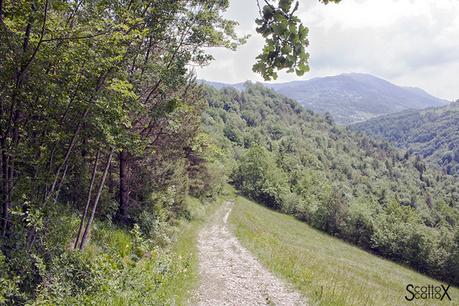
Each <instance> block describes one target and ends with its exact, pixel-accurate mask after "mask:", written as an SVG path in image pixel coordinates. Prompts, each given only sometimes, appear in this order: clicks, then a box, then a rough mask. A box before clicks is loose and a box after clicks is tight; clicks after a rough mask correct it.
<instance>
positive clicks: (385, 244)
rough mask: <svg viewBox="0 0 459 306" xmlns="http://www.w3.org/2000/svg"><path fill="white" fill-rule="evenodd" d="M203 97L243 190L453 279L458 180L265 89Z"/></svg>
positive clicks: (207, 117)
mask: <svg viewBox="0 0 459 306" xmlns="http://www.w3.org/2000/svg"><path fill="white" fill-rule="evenodd" d="M207 100H208V103H209V109H208V110H207V111H206V112H205V114H204V118H203V124H204V126H205V128H206V130H207V131H208V133H209V134H212V135H214V137H215V139H216V142H217V144H218V145H219V146H220V147H221V149H222V151H223V152H227V156H226V158H227V159H226V164H227V165H228V166H227V167H228V168H232V169H234V170H233V172H232V174H231V181H232V183H233V184H234V185H235V186H236V188H238V189H239V190H240V191H241V192H242V193H243V194H245V195H247V196H249V197H251V198H253V199H255V200H257V201H259V202H261V203H263V204H264V205H266V206H268V207H271V208H273V209H276V210H280V211H283V212H285V213H288V214H292V215H294V216H296V217H297V218H299V219H300V220H303V221H306V222H308V223H310V224H312V225H313V226H315V227H317V228H319V229H321V230H324V231H326V232H328V233H330V234H332V235H336V236H338V237H341V238H343V239H345V240H348V241H351V242H353V243H355V244H357V245H359V246H361V247H363V248H365V249H368V250H371V251H372V252H375V253H377V254H380V255H382V256H385V257H387V258H390V259H393V260H396V261H400V262H404V263H408V264H410V265H411V266H412V267H414V268H415V269H417V270H419V271H422V272H425V273H428V274H430V275H433V276H436V277H440V278H443V279H445V280H448V281H451V282H454V283H456V284H457V283H458V279H457V275H459V274H458V268H459V263H458V259H459V258H458V253H457V247H458V242H459V241H458V239H459V233H458V231H457V225H458V221H459V219H458V218H459V207H458V203H459V202H458V200H459V182H457V180H454V179H453V178H452V177H448V176H443V175H442V174H441V173H440V172H438V171H436V170H435V169H433V168H431V167H428V166H426V165H425V164H424V162H423V161H422V160H420V159H419V158H416V157H415V156H412V155H410V154H404V153H402V152H401V151H398V150H396V149H393V148H392V147H390V145H388V144H387V143H383V142H377V141H374V140H372V139H371V138H369V137H367V136H365V135H358V134H355V133H353V132H351V131H349V130H348V129H346V128H343V127H339V126H337V125H335V124H334V123H333V121H332V120H331V118H329V117H322V116H320V115H316V114H313V113H312V112H310V111H306V110H304V109H303V107H302V106H301V105H300V104H298V103H297V102H295V101H293V100H290V99H288V98H285V97H282V96H280V95H279V94H277V93H275V92H273V91H272V90H269V89H266V88H264V87H263V86H261V85H251V84H248V85H247V89H246V90H245V91H243V92H238V91H236V90H235V89H231V88H226V89H223V90H221V91H218V90H216V89H213V88H209V89H208V94H207Z"/></svg>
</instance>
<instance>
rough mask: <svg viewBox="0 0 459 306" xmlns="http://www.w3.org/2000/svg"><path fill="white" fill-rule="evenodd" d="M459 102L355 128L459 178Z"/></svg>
mask: <svg viewBox="0 0 459 306" xmlns="http://www.w3.org/2000/svg"><path fill="white" fill-rule="evenodd" d="M458 126H459V101H458V102H456V103H452V104H451V105H448V106H445V107H441V108H431V109H426V110H421V111H417V110H410V111H405V112H402V113H397V114H393V115H387V116H383V117H378V118H375V119H372V120H369V121H366V122H362V123H359V124H355V125H354V126H353V128H354V129H356V130H359V131H363V132H365V133H368V134H370V135H372V136H377V137H380V138H383V139H385V140H388V141H390V142H392V143H394V144H395V145H396V146H398V147H400V148H403V149H406V150H408V151H409V152H412V153H414V154H417V155H419V156H421V157H422V158H425V159H427V160H428V161H430V162H432V163H434V164H436V165H438V166H440V167H441V168H442V169H443V170H444V171H445V173H448V174H451V175H455V176H459V130H458V128H457V127H458Z"/></svg>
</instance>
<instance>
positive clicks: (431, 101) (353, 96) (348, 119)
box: [203, 73, 447, 124]
mask: <svg viewBox="0 0 459 306" xmlns="http://www.w3.org/2000/svg"><path fill="white" fill-rule="evenodd" d="M203 82H204V83H207V84H209V85H211V86H213V87H215V88H217V89H221V88H224V87H233V88H236V89H238V90H243V89H244V83H238V84H224V83H218V82H208V81H203ZM263 84H264V85H265V86H266V87H269V88H272V89H274V90H275V91H276V92H278V93H280V94H282V95H284V96H286V97H289V98H291V99H294V100H296V101H298V102H300V103H301V104H302V105H303V106H304V107H306V108H307V109H310V110H312V111H314V112H317V113H320V114H325V113H330V114H331V115H332V117H333V119H334V121H335V122H336V123H338V124H352V123H355V122H360V121H364V120H368V119H370V118H374V117H378V116H381V115H386V114H391V113H397V112H400V111H403V110H407V109H424V108H427V107H436V106H443V105H445V104H446V103H447V101H446V100H442V99H439V98H436V97H434V96H432V95H430V94H428V93H427V92H425V91H424V90H422V89H420V88H411V87H401V86H397V85H395V84H392V83H390V82H388V81H386V80H383V79H381V78H378V77H375V76H373V75H369V74H363V73H344V74H340V75H335V76H328V77H321V78H314V79H311V80H306V81H292V82H287V83H263Z"/></svg>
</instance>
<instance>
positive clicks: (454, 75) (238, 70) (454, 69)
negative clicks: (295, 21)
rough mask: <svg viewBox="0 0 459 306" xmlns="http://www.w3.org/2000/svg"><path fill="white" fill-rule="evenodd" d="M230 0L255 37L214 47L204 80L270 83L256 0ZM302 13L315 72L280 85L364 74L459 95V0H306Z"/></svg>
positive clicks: (234, 14)
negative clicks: (261, 61)
mask: <svg viewBox="0 0 459 306" xmlns="http://www.w3.org/2000/svg"><path fill="white" fill-rule="evenodd" d="M230 3H231V4H230V8H229V10H228V11H227V12H226V13H225V16H226V17H228V18H230V19H233V20H236V21H238V22H239V26H238V27H237V32H238V33H239V34H241V35H246V34H250V35H251V37H250V38H249V40H248V42H247V43H246V44H245V45H243V46H241V47H239V48H238V50H237V51H230V50H226V49H223V48H213V49H210V50H209V53H211V54H212V55H213V56H214V58H215V60H214V61H213V62H211V63H210V64H209V65H208V66H205V67H197V68H196V73H197V75H198V78H200V79H206V80H210V81H219V82H224V83H237V82H243V81H246V80H252V81H263V79H262V78H261V77H260V76H259V75H257V74H255V73H253V72H252V65H253V64H254V63H255V57H256V56H257V55H258V54H259V53H260V51H261V49H262V48H263V43H264V42H263V39H262V38H261V37H260V36H259V35H258V34H257V33H256V31H255V27H256V26H255V22H254V20H255V18H256V17H257V16H258V8H257V5H256V0H230ZM298 15H299V16H300V18H301V20H302V22H303V24H305V25H306V26H308V27H309V41H310V45H309V48H308V52H309V53H310V63H309V65H310V68H311V71H310V72H308V73H306V74H305V75H303V76H302V77H298V76H296V75H295V74H287V73H280V74H279V77H278V79H277V80H276V82H287V81H293V80H305V79H311V78H314V77H323V76H329V75H337V74H340V73H348V72H361V73H370V74H373V75H376V76H379V77H382V78H384V79H386V80H388V81H390V82H393V83H395V84H397V85H401V86H416V87H420V88H422V89H424V90H427V91H428V92H429V93H431V94H433V95H435V96H437V97H440V98H444V99H448V100H453V99H454V100H456V99H459V0H384V1H383V0H342V2H341V3H339V4H328V5H324V4H321V3H319V2H318V1H317V0H300V7H299V11H298Z"/></svg>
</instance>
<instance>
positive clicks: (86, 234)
mask: <svg viewBox="0 0 459 306" xmlns="http://www.w3.org/2000/svg"><path fill="white" fill-rule="evenodd" d="M112 156H113V149H112V150H111V151H110V154H109V155H108V158H107V163H106V164H105V169H104V174H103V175H102V178H101V180H100V184H99V189H98V191H97V195H96V198H95V199H94V205H93V206H92V211H91V216H90V217H89V220H88V223H87V224H86V227H85V229H84V233H83V238H81V243H80V250H82V249H83V247H84V245H85V243H86V240H87V239H88V233H89V229H90V228H91V224H92V221H93V220H94V215H95V214H96V210H97V204H99V199H100V195H101V194H102V189H103V188H104V184H105V178H106V177H107V173H108V168H109V167H110V162H111V161H112Z"/></svg>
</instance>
